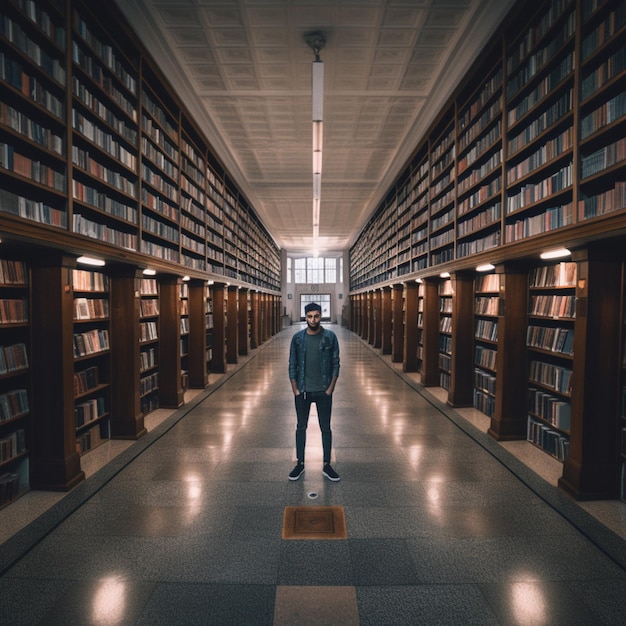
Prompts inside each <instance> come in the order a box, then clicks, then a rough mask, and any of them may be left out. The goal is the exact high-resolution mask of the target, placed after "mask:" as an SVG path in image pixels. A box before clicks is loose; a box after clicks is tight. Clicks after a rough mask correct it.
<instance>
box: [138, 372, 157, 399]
mask: <svg viewBox="0 0 626 626" xmlns="http://www.w3.org/2000/svg"><path fill="white" fill-rule="evenodd" d="M158 388H159V373H158V372H155V373H154V374H150V375H149V376H143V377H142V378H141V380H140V381H139V395H140V396H142V397H143V396H146V395H148V394H149V393H152V392H153V391H156V390H157V389H158Z"/></svg>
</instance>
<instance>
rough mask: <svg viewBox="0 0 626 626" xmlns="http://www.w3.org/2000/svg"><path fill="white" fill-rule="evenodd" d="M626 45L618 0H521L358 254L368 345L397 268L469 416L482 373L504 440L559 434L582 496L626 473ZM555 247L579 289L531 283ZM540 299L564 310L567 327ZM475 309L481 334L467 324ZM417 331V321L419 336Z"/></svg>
mask: <svg viewBox="0 0 626 626" xmlns="http://www.w3.org/2000/svg"><path fill="white" fill-rule="evenodd" d="M625 50H626V12H625V11H624V10H623V8H622V7H621V5H620V4H619V3H617V4H616V3H613V2H607V1H602V0H580V1H576V2H575V1H574V0H571V1H564V2H560V1H556V0H554V1H552V0H545V1H543V2H539V3H535V4H533V6H532V7H529V6H528V3H523V2H518V3H517V4H516V5H515V6H514V7H513V9H512V10H511V11H510V13H509V15H508V16H507V17H506V18H505V20H504V21H503V24H502V26H501V28H500V29H499V31H498V33H496V34H495V35H494V36H493V37H492V39H491V41H490V42H488V43H487V45H486V46H485V48H484V50H483V52H482V53H481V54H480V55H479V56H478V57H477V58H476V59H475V62H474V64H473V66H472V68H471V69H470V70H469V71H468V73H467V74H466V77H465V79H464V80H463V81H461V82H460V84H459V86H458V87H457V89H456V91H455V92H454V93H453V94H452V95H451V97H450V99H449V101H448V102H447V103H446V105H445V106H444V107H442V109H441V111H439V112H438V114H437V116H436V118H435V119H434V121H433V122H432V124H431V126H430V127H429V128H428V130H427V131H426V133H425V134H424V137H423V138H422V140H421V141H420V143H419V145H417V146H416V148H415V151H414V153H413V155H412V156H411V157H410V158H409V159H408V160H407V163H406V165H405V167H404V168H403V169H402V171H400V172H399V174H398V176H397V179H396V181H395V182H394V183H393V184H392V185H391V186H390V188H389V189H387V190H386V192H385V194H384V195H383V196H382V197H381V198H382V199H381V201H380V203H379V205H378V207H377V208H376V210H375V211H374V212H373V214H372V216H371V217H370V219H369V220H368V222H367V223H366V224H365V226H364V227H363V229H362V230H361V232H360V233H359V235H358V237H357V239H356V241H355V243H354V244H353V245H352V247H351V249H350V298H351V302H352V303H353V305H354V306H353V315H352V318H351V325H352V327H353V330H355V332H358V333H359V334H361V336H363V333H364V330H363V329H364V326H366V325H367V324H368V322H369V320H368V312H367V310H366V309H367V307H366V303H367V302H369V299H370V297H371V296H370V294H371V293H372V292H373V291H374V290H376V289H380V288H383V289H384V288H386V287H387V286H391V285H393V284H394V282H396V279H397V277H398V276H402V281H403V285H404V288H405V289H406V288H407V287H408V286H409V285H411V284H412V283H413V282H414V281H415V280H416V279H421V280H423V285H424V299H423V315H422V318H421V319H422V322H423V327H422V328H421V333H422V340H423V341H422V346H421V356H422V363H421V380H422V383H423V384H424V385H426V386H444V387H446V388H448V402H450V403H451V404H453V405H455V406H457V405H458V406H462V405H463V404H464V401H465V397H466V392H467V386H468V383H467V380H468V375H469V376H471V377H472V381H471V385H470V386H471V391H472V395H473V398H472V403H473V404H474V405H475V406H476V407H477V408H479V409H481V410H483V411H485V412H486V413H487V414H488V415H489V416H490V421H491V425H490V428H489V433H490V434H491V435H492V436H493V437H494V438H496V439H498V440H509V439H518V438H526V437H527V434H528V432H529V423H530V430H531V431H533V433H534V432H535V431H536V432H539V431H541V432H542V433H544V439H546V438H547V439H551V440H554V441H556V442H557V443H556V444H555V443H554V441H553V443H552V444H550V445H548V446H547V447H548V448H549V449H550V451H551V453H554V454H555V455H556V456H557V457H560V458H561V459H562V460H563V476H562V479H561V481H560V483H559V484H560V486H561V487H562V488H563V489H564V490H566V491H568V492H570V493H571V494H572V495H574V496H575V497H576V498H581V499H582V498H600V497H616V496H617V495H618V494H619V493H620V489H621V490H622V492H623V486H622V481H623V479H622V475H623V474H626V469H624V468H623V449H621V448H620V447H619V445H616V444H615V442H616V441H621V433H622V429H623V428H624V421H623V420H621V416H622V415H623V410H622V406H621V398H622V395H621V394H622V393H623V392H622V388H623V386H624V384H623V383H622V382H621V380H622V379H621V376H622V360H621V359H620V355H617V354H616V355H615V357H614V358H613V356H612V355H613V354H614V353H615V351H616V350H617V348H616V347H615V346H616V344H617V345H619V344H618V342H616V341H615V337H617V336H619V337H621V336H622V334H623V332H624V330H623V318H622V317H620V315H618V314H616V311H620V310H621V309H622V307H623V304H622V302H621V301H620V300H619V298H617V296H616V294H621V293H622V286H621V285H622V283H621V282H619V281H618V280H617V275H618V274H619V272H621V271H623V263H624V253H623V249H624V240H625V239H624V236H625V235H626V223H625V222H624V215H626V141H624V140H623V139H622V137H623V136H624V134H625V131H626V97H625V96H624V94H623V91H624V75H625V72H626V63H625V62H624V59H625V58H626V52H625ZM407 205H408V206H410V215H411V226H410V228H409V232H410V241H411V247H410V254H409V258H408V259H407V257H406V256H405V250H406V247H405V240H406V239H405V238H406V230H405V229H406V224H405V221H404V215H405V207H406V206H407ZM394 218H395V221H394ZM558 247H566V248H568V249H569V250H571V252H572V257H571V259H570V260H569V261H568V263H573V264H574V266H575V268H576V277H577V279H576V282H575V283H574V284H569V285H567V286H558V285H557V286H551V285H543V286H542V285H541V284H540V283H539V284H535V283H533V282H532V281H533V280H534V275H535V273H536V272H537V271H539V270H538V268H544V267H547V266H548V263H545V262H542V261H540V260H539V253H540V252H543V251H545V250H548V249H552V248H558ZM487 262H488V263H491V264H493V265H495V267H496V269H495V276H496V278H494V279H490V280H494V281H496V282H497V283H498V284H497V290H494V291H485V292H482V291H481V290H482V289H483V288H484V285H482V286H481V285H479V284H476V285H475V287H474V289H473V290H470V289H469V288H468V285H467V284H466V280H465V278H463V277H467V279H468V280H469V279H470V278H469V277H470V276H473V277H474V278H472V279H471V280H474V279H475V272H476V267H477V266H478V265H481V264H483V263H487ZM407 263H409V264H410V266H411V271H410V272H408V273H407V272H406V267H407ZM618 268H621V269H619V271H618ZM541 271H543V270H541ZM443 272H449V273H450V274H451V275H452V276H453V280H455V281H458V280H459V278H462V279H461V281H460V282H459V283H458V284H455V288H454V295H453V296H452V297H451V298H450V299H451V304H449V305H448V304H446V303H445V300H444V298H446V297H447V296H445V295H444V294H440V293H438V285H439V283H440V281H441V279H440V278H439V275H440V274H441V273H443ZM494 287H495V285H494ZM470 291H473V293H471V294H470V293H469V292H470ZM592 294H593V295H592ZM574 301H575V302H576V307H575V308H576V313H575V317H568V316H567V315H564V314H563V313H562V312H561V309H560V308H559V305H560V304H562V303H565V305H567V303H572V302H574ZM440 304H443V305H444V307H445V306H451V307H452V313H449V312H446V310H445V308H444V309H443V310H440V307H439V305H440ZM470 304H471V307H472V308H471V309H468V306H469V305H470ZM541 305H545V306H548V307H551V306H552V305H554V306H556V307H557V314H556V317H555V314H553V313H550V311H551V309H550V308H548V309H545V310H544V309H542V308H541ZM494 306H497V309H495V313H494V309H493V308H492V307H494ZM536 306H539V308H538V309H536V308H535V307H536ZM463 311H465V312H464V313H463ZM542 311H543V314H542ZM546 311H547V314H546ZM472 317H474V318H475V322H474V326H473V328H471V329H470V331H469V333H468V332H466V331H465V330H461V329H460V328H459V327H458V326H457V324H459V323H467V320H468V319H470V318H472ZM616 319H618V321H617V322H616V321H615V320H616ZM448 323H450V324H451V329H452V332H451V333H449V334H446V331H445V330H443V329H442V325H446V324H448ZM496 329H497V331H496ZM416 330H419V325H416V327H412V326H411V322H410V321H409V324H408V326H407V328H406V330H405V341H406V337H407V336H408V337H409V338H410V337H412V336H414V334H415V332H416ZM496 332H497V335H496V334H495V333H496ZM468 335H469V336H470V337H471V339H472V342H473V346H472V348H471V351H470V357H469V358H468V341H467V336H468ZM572 337H574V342H573V343H574V346H575V350H574V351H573V353H571V352H570V347H569V345H570V343H571V338H572ZM610 337H613V340H611V339H610ZM562 344H566V345H567V346H568V347H567V348H566V351H565V352H563V350H562ZM620 349H621V348H620ZM511 354H515V355H519V358H517V357H516V358H511ZM412 358H413V357H412V354H408V355H407V354H404V355H403V359H404V360H405V361H406V360H407V359H408V360H409V362H410V360H411V359H412ZM441 366H443V369H442V368H441ZM468 372H469V374H468ZM600 373H601V374H600ZM563 380H565V381H567V380H569V381H573V384H572V385H571V386H570V385H567V384H565V386H563V385H562V384H561V382H562V381H563ZM529 393H530V396H531V398H532V410H530V411H528V410H526V409H528V408H530V407H529V406H528V401H529V400H528V394H529ZM561 407H569V410H570V412H571V417H570V424H569V426H568V424H567V417H566V414H567V410H568V408H561ZM599 407H602V408H599ZM529 413H530V416H529ZM599 415H601V416H602V417H598V416H599ZM553 422H554V423H553ZM557 423H558V425H557ZM546 432H548V433H549V434H547V435H546V434H545V433H546ZM552 432H554V433H555V434H554V435H553V434H552ZM531 438H534V437H531ZM537 440H538V441H539V440H540V438H537ZM557 448H558V449H560V451H557ZM625 478H626V476H625ZM622 495H623V494H622Z"/></svg>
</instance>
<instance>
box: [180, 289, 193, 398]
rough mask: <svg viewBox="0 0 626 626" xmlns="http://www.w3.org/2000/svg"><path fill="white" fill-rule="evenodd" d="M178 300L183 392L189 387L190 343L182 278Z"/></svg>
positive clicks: (187, 312)
mask: <svg viewBox="0 0 626 626" xmlns="http://www.w3.org/2000/svg"><path fill="white" fill-rule="evenodd" d="M178 293H179V300H180V305H179V306H180V384H181V387H182V389H183V392H184V391H185V390H186V389H188V388H189V344H190V339H191V338H190V332H189V329H190V321H189V308H190V303H189V285H188V282H187V281H185V279H184V278H183V282H182V283H181V284H180V285H179V286H178Z"/></svg>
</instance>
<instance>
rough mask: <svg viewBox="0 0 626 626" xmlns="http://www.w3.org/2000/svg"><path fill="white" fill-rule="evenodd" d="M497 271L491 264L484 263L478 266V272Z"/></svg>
mask: <svg viewBox="0 0 626 626" xmlns="http://www.w3.org/2000/svg"><path fill="white" fill-rule="evenodd" d="M495 269H496V266H495V265H492V264H491V263H483V264H482V265H477V266H476V271H477V272H491V271H492V270H495Z"/></svg>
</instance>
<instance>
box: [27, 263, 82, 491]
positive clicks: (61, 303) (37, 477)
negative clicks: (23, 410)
mask: <svg viewBox="0 0 626 626" xmlns="http://www.w3.org/2000/svg"><path fill="white" fill-rule="evenodd" d="M74 266H75V260H74V259H73V258H69V257H66V256H64V255H62V254H61V253H58V254H51V255H50V256H47V257H45V258H39V259H35V260H33V261H32V262H31V285H32V292H31V310H30V313H31V314H30V320H31V333H32V350H31V359H32V364H31V371H32V376H33V388H34V389H35V390H36V392H35V393H33V394H32V398H31V413H32V415H33V416H34V420H33V422H34V426H33V437H32V438H31V441H32V449H31V453H30V484H31V487H34V488H36V489H52V490H55V491H68V490H70V489H72V487H74V486H76V485H77V484H78V483H80V482H81V481H82V480H84V479H85V474H84V472H83V471H82V470H81V468H80V456H79V454H78V452H77V450H76V419H75V416H74V346H73V341H74V340H73V326H72V325H73V292H72V269H73V268H74Z"/></svg>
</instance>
